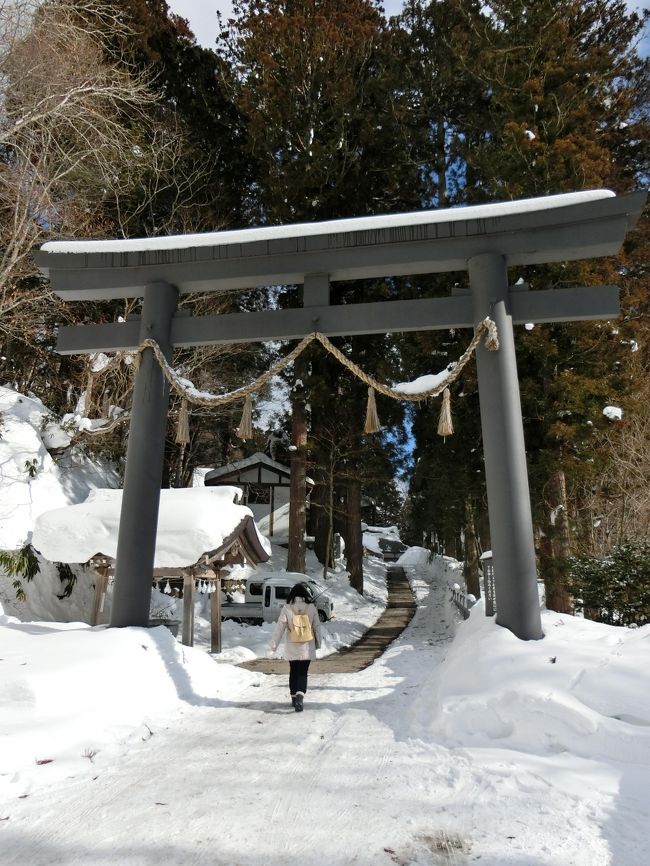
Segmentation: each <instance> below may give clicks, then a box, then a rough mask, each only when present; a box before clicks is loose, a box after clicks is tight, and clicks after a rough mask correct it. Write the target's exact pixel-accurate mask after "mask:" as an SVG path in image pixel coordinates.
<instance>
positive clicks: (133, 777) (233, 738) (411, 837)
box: [0, 577, 643, 866]
mask: <svg viewBox="0 0 650 866" xmlns="http://www.w3.org/2000/svg"><path fill="white" fill-rule="evenodd" d="M414 588H415V590H416V593H417V595H418V597H419V600H420V604H419V607H418V611H417V613H416V615H415V617H414V620H413V622H412V623H411V625H410V626H409V627H408V628H407V630H406V631H405V632H404V633H403V635H402V636H401V637H400V639H399V640H398V641H397V642H396V643H395V644H394V645H393V646H391V647H390V649H389V650H388V651H387V652H386V653H385V654H384V656H383V657H382V658H381V659H380V660H379V661H378V662H376V663H375V664H374V665H372V666H371V667H370V668H367V669H366V670H365V671H362V672H361V673H355V674H327V675H320V676H318V675H314V676H311V677H310V689H309V692H308V696H307V701H306V709H305V712H304V713H303V714H302V715H301V714H296V713H294V712H293V710H292V709H291V707H290V705H289V704H288V699H287V687H286V682H285V678H284V677H278V676H264V675H254V679H252V680H251V684H250V685H248V686H247V687H246V688H245V689H244V691H243V692H242V693H240V694H239V695H238V696H237V698H236V699H234V700H232V701H220V700H214V701H210V700H207V701H206V700H205V699H198V698H197V701H196V702H195V703H192V701H190V702H189V703H187V704H186V705H185V707H186V708H185V710H184V712H183V714H182V716H181V717H180V718H179V719H178V720H177V721H175V722H174V724H173V725H168V726H167V727H164V726H161V727H159V728H157V729H155V730H153V732H152V734H151V736H149V735H147V736H146V737H143V739H142V741H139V742H137V743H135V744H134V743H133V742H131V743H130V744H129V746H128V749H124V747H122V749H121V751H120V750H116V751H115V753H114V754H113V755H112V756H107V755H105V754H100V755H97V757H96V758H95V759H94V763H93V764H92V767H93V770H95V769H96V772H92V773H91V772H89V773H88V774H87V775H85V776H83V777H81V776H78V777H76V778H70V779H65V780H62V781H59V782H57V783H55V784H54V785H53V786H52V787H49V788H46V787H43V788H39V789H38V790H34V791H33V793H31V794H30V795H29V796H28V797H26V798H24V799H21V800H19V801H18V802H13V803H12V804H11V820H10V822H8V823H7V824H5V825H4V827H3V829H2V831H1V835H0V845H1V846H2V849H3V850H2V857H1V858H0V859H1V861H2V863H3V864H6V866H9V864H18V863H20V864H21V866H22V864H25V863H29V864H30V866H51V864H56V863H59V864H65V866H73V864H74V866H82V864H83V866H88V864H102V866H103V864H120V866H154V864H156V866H161V864H174V866H190V864H192V866H194V864H196V866H289V864H295V863H301V864H305V866H311V864H313V866H316V864H318V866H322V864H326V866H382V864H386V866H390V864H401V866H433V864H443V863H444V864H448V863H453V864H461V863H473V862H480V863H481V866H542V864H544V866H550V864H553V866H570V864H575V866H587V864H588V866H605V864H610V863H616V864H617V866H642V861H641V860H639V861H637V860H635V859H629V860H624V859H621V860H617V859H611V856H610V855H611V850H610V847H609V846H608V844H607V839H606V833H604V832H601V830H600V827H601V826H605V825H606V822H607V820H608V817H610V818H611V816H608V815H607V814H606V813H605V811H604V808H603V807H604V795H603V788H602V786H603V784H605V787H606V780H605V781H603V771H602V767H601V766H600V765H598V764H597V763H596V762H595V761H592V760H591V759H579V758H576V757H575V756H572V755H567V754H558V755H544V756H542V755H540V756H536V757H535V756H531V755H525V756H522V755H520V754H519V753H518V752H515V751H512V750H506V749H499V748H494V750H492V751H489V750H488V751H486V750H485V749H482V750H481V759H480V760H476V759H475V758H476V756H474V755H472V752H471V751H470V750H466V749H463V748H454V747H452V746H450V745H442V744H440V742H435V741H433V740H432V738H431V737H428V738H423V737H422V738H421V737H419V733H420V732H422V733H423V732H424V731H425V729H426V724H427V722H428V720H429V718H430V716H431V711H432V705H431V694H430V693H429V692H430V688H431V679H430V678H431V676H432V674H434V675H435V670H436V668H437V667H438V666H439V664H440V661H441V659H442V658H443V656H444V654H445V652H446V651H447V649H448V647H449V638H450V637H451V635H452V633H453V631H454V626H455V620H456V614H455V613H454V612H453V610H452V609H450V608H449V606H448V602H447V599H446V595H447V588H446V586H445V585H444V584H443V583H442V582H441V583H439V584H437V585H433V586H430V584H428V583H427V582H425V581H424V580H422V579H418V578H417V577H416V578H415V579H414ZM172 673H173V676H174V677H177V676H179V674H178V672H177V671H174V672H172ZM176 685H177V688H178V689H179V693H180V692H185V690H186V686H187V684H186V683H182V682H180V681H177V682H176ZM185 693H186V692H185ZM497 744H498V741H497ZM522 758H523V759H524V760H521V759H522ZM43 769H44V770H45V769H46V768H43ZM549 772H550V773H551V775H552V776H553V778H554V779H555V781H557V779H558V778H559V777H561V776H562V773H564V775H565V776H566V778H565V780H564V783H563V784H562V785H560V786H559V787H558V786H557V785H554V786H553V787H551V785H550V783H549V782H547V781H546V780H545V777H546V775H547V774H548V773H549ZM594 772H596V776H595V777H594V776H593V773H594ZM588 778H592V779H593V778H597V779H598V782H599V786H600V787H596V788H595V789H594V790H593V791H592V790H591V789H590V788H589V787H587V785H586V782H585V780H586V779H588ZM611 784H612V785H614V780H613V779H612V780H611ZM531 816H534V826H531ZM637 818H638V821H637ZM642 821H643V815H642V814H641V813H639V815H638V816H634V815H633V816H632V819H631V820H630V828H629V829H630V832H631V833H632V836H633V837H634V834H635V833H636V834H637V835H638V833H639V832H641V831H640V828H641V827H642V826H643V825H642ZM531 843H532V844H531ZM533 845H534V847H533ZM635 850H636V848H635V847H634V846H633V848H632V849H631V853H632V856H633V857H634V856H635Z"/></svg>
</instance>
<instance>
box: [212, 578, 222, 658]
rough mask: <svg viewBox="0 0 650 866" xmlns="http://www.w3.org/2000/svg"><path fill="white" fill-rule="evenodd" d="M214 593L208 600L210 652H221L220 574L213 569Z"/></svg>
mask: <svg viewBox="0 0 650 866" xmlns="http://www.w3.org/2000/svg"><path fill="white" fill-rule="evenodd" d="M214 584H215V586H214V592H213V593H212V598H211V599H210V652H213V653H220V652H221V572H220V571H219V569H218V568H215V580H214Z"/></svg>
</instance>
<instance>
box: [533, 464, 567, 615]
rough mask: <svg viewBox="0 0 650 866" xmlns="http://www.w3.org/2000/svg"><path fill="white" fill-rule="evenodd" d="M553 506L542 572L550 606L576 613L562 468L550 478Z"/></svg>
mask: <svg viewBox="0 0 650 866" xmlns="http://www.w3.org/2000/svg"><path fill="white" fill-rule="evenodd" d="M548 489H549V497H548V498H549V506H550V508H551V514H552V515H553V517H552V519H551V520H549V524H548V526H547V531H546V534H545V535H543V536H542V538H541V539H540V550H539V553H540V571H541V573H542V577H543V578H544V587H545V590H546V607H547V608H548V609H549V610H555V611H557V612H558V613H573V600H572V598H571V596H570V595H569V593H568V592H567V590H566V575H567V560H568V558H569V556H570V554H571V536H570V531H569V515H568V506H567V496H566V478H565V476H564V472H563V471H562V470H561V469H558V470H557V471H555V472H554V473H553V475H552V476H551V478H550V481H549V487H548Z"/></svg>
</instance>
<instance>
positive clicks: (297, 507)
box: [287, 362, 307, 572]
mask: <svg viewBox="0 0 650 866" xmlns="http://www.w3.org/2000/svg"><path fill="white" fill-rule="evenodd" d="M296 363H298V362H296ZM296 373H297V371H296ZM291 443H292V445H293V446H294V447H295V449H296V450H295V451H292V452H291V480H290V489H289V552H288V555H287V571H300V572H304V570H305V528H306V520H307V517H306V510H307V506H306V500H307V447H306V446H307V417H306V413H305V401H304V399H303V396H302V394H301V395H299V396H296V397H295V399H294V401H293V415H292V419H291Z"/></svg>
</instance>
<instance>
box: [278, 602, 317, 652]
mask: <svg viewBox="0 0 650 866" xmlns="http://www.w3.org/2000/svg"><path fill="white" fill-rule="evenodd" d="M294 612H295V613H306V614H307V615H308V616H309V622H310V623H311V628H312V631H313V632H314V637H313V639H312V640H309V641H304V642H303V643H295V642H294V641H292V640H289V629H290V628H291V617H292V616H293V613H294ZM285 632H286V634H287V637H286V640H285V642H284V653H283V655H284V657H285V659H286V660H287V661H307V660H308V659H309V660H313V659H315V658H316V650H317V649H318V648H319V647H320V637H321V636H320V620H319V618H318V611H317V610H316V607H315V606H314V605H313V604H307V603H306V602H304V601H303V600H302V599H301V598H297V599H296V600H295V601H294V602H293V604H285V606H284V607H283V608H282V610H281V611H280V616H279V617H278V621H277V623H276V626H275V631H274V632H273V637H272V638H271V652H275V651H276V649H277V648H278V646H279V645H280V641H281V640H282V636H283V635H284V633H285Z"/></svg>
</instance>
